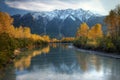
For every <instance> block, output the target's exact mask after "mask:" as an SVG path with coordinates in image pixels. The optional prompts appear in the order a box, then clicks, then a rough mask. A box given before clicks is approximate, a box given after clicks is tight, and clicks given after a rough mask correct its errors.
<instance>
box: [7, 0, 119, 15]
mask: <svg viewBox="0 0 120 80" xmlns="http://www.w3.org/2000/svg"><path fill="white" fill-rule="evenodd" d="M5 3H6V4H7V5H8V6H10V7H12V8H18V9H23V10H30V11H52V10H55V9H68V8H71V9H79V8H82V9H84V10H90V11H91V12H94V13H98V14H101V15H107V14H108V13H109V11H110V10H111V9H114V8H115V7H116V5H118V4H120V0H5Z"/></svg>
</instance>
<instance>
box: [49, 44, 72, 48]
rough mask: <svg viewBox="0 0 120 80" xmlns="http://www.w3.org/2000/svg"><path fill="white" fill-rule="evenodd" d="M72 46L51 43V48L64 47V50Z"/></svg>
mask: <svg viewBox="0 0 120 80" xmlns="http://www.w3.org/2000/svg"><path fill="white" fill-rule="evenodd" d="M70 44H71V43H50V47H53V48H58V47H62V48H65V49H66V48H68V46H70ZM71 45H72V44H71Z"/></svg>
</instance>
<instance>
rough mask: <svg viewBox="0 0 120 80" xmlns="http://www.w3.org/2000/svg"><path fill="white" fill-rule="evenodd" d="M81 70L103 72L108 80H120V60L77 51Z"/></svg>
mask: <svg viewBox="0 0 120 80" xmlns="http://www.w3.org/2000/svg"><path fill="white" fill-rule="evenodd" d="M76 56H77V59H78V63H79V65H80V69H82V70H83V71H89V70H95V71H97V72H103V76H105V79H106V80H119V79H120V76H119V74H120V60H119V59H113V58H108V57H101V56H97V55H94V54H89V53H84V52H80V51H76ZM96 75H97V74H96Z"/></svg>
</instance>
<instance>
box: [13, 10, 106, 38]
mask: <svg viewBox="0 0 120 80" xmlns="http://www.w3.org/2000/svg"><path fill="white" fill-rule="evenodd" d="M12 17H13V18H14V26H16V27H19V26H20V25H21V26H28V27H30V28H31V32H32V33H36V34H40V35H43V34H47V35H49V36H50V37H56V38H61V37H73V36H75V33H76V31H77V28H78V27H79V26H80V24H81V23H83V22H86V23H87V24H88V25H89V26H90V27H92V26H93V25H95V24H97V23H100V24H102V26H103V30H106V27H105V24H104V18H105V16H102V15H99V14H94V13H92V12H90V11H88V10H83V9H76V10H73V9H65V10H54V11H42V12H29V13H26V14H24V15H23V14H15V15H12Z"/></svg>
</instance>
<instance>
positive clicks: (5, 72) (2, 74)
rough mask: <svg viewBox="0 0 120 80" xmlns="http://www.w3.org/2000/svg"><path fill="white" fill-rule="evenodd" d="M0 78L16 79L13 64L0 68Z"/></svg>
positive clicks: (1, 79)
mask: <svg viewBox="0 0 120 80" xmlns="http://www.w3.org/2000/svg"><path fill="white" fill-rule="evenodd" d="M0 80H16V75H15V70H14V67H13V65H8V66H7V68H5V69H2V70H0Z"/></svg>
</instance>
